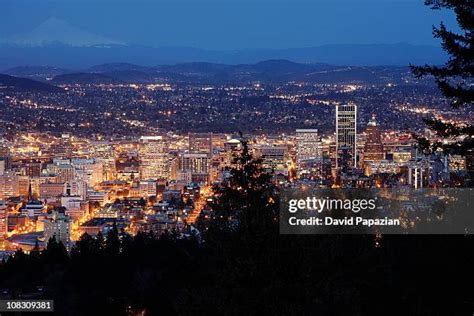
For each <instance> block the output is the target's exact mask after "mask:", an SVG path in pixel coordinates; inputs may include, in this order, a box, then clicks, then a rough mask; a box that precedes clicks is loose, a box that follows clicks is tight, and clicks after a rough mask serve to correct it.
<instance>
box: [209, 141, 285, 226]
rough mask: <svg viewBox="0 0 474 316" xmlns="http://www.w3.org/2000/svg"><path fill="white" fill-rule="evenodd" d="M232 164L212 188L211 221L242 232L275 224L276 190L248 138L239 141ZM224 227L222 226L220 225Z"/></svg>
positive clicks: (276, 210)
mask: <svg viewBox="0 0 474 316" xmlns="http://www.w3.org/2000/svg"><path fill="white" fill-rule="evenodd" d="M234 165H235V167H233V168H231V169H230V176H229V178H227V179H226V180H225V181H224V183H223V184H222V185H218V186H215V187H214V194H215V201H214V203H213V209H214V210H215V217H214V220H213V223H215V224H217V225H221V226H222V225H223V226H225V227H227V228H228V227H229V225H230V226H231V227H232V226H233V224H236V226H237V227H238V229H239V230H240V231H241V232H249V233H255V232H256V231H257V230H260V231H263V230H265V229H268V228H270V227H272V226H273V227H275V226H276V225H275V224H276V223H277V212H278V209H277V204H276V201H277V194H276V193H277V192H276V187H275V186H274V185H273V183H272V181H271V175H270V174H269V173H268V172H266V171H265V170H264V168H263V166H262V161H261V160H260V159H255V158H254V157H253V156H252V153H251V151H250V149H249V145H248V141H247V140H245V139H244V140H243V141H242V148H241V151H240V153H239V154H238V155H237V156H236V157H235V158H234ZM221 228H223V227H221Z"/></svg>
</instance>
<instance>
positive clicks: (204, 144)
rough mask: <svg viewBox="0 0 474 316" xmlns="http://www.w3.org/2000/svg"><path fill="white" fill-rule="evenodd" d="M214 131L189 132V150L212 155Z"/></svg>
mask: <svg viewBox="0 0 474 316" xmlns="http://www.w3.org/2000/svg"><path fill="white" fill-rule="evenodd" d="M212 138H213V137H212V133H189V134H188V142H189V144H188V145H189V147H188V149H189V152H190V153H200V154H208V155H209V157H211V156H212V149H213V148H212Z"/></svg>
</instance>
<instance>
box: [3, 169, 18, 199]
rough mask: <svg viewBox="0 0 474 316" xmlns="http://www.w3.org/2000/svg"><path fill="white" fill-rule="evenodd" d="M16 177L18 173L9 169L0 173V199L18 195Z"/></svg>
mask: <svg viewBox="0 0 474 316" xmlns="http://www.w3.org/2000/svg"><path fill="white" fill-rule="evenodd" d="M18 178H19V177H18V175H17V174H16V173H15V172H14V171H11V170H9V171H5V172H4V173H3V174H2V175H0V199H6V198H9V197H12V196H18V195H19V187H18Z"/></svg>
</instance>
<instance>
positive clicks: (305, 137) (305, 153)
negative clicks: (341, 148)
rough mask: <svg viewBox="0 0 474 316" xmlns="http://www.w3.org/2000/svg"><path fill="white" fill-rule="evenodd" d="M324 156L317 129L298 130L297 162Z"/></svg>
mask: <svg viewBox="0 0 474 316" xmlns="http://www.w3.org/2000/svg"><path fill="white" fill-rule="evenodd" d="M321 157H322V150H321V142H320V139H319V135H318V130H317V129H297V130H296V162H297V163H301V162H303V161H307V160H313V159H320V158H321Z"/></svg>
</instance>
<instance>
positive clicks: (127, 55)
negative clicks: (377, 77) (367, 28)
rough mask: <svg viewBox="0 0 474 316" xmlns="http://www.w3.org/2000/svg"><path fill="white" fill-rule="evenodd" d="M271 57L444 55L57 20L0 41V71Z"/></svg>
mask: <svg viewBox="0 0 474 316" xmlns="http://www.w3.org/2000/svg"><path fill="white" fill-rule="evenodd" d="M269 59H286V60H291V61H293V62H298V63H326V64H332V65H353V66H375V65H397V66H406V65H409V64H425V63H429V64H441V63H444V61H445V59H446V55H445V53H444V52H443V50H442V49H441V48H440V47H433V46H422V45H411V44H406V43H399V44H344V45H343V44H335V45H322V46H317V47H303V48H288V49H240V50H208V49H199V48H193V47H147V46H140V45H133V44H130V43H125V42H122V41H120V40H115V39H111V38H108V37H106V36H102V35H99V34H94V33H91V32H89V31H86V30H82V29H80V28H78V27H76V26H74V25H71V24H69V23H68V22H66V21H64V20H61V19H58V18H55V17H51V18H49V19H47V20H45V21H44V22H42V23H41V24H40V25H38V26H37V27H36V28H34V29H33V30H31V31H30V32H26V33H21V34H16V35H14V36H10V37H7V38H0V70H1V69H7V68H11V67H16V66H25V65H49V66H54V67H61V68H70V69H83V68H87V67H91V66H93V65H97V64H104V63H110V62H118V63H132V64H141V65H146V66H153V65H170V64H176V63H188V62H208V63H220V64H249V63H257V62H259V61H262V60H269ZM136 70H139V69H136Z"/></svg>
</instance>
